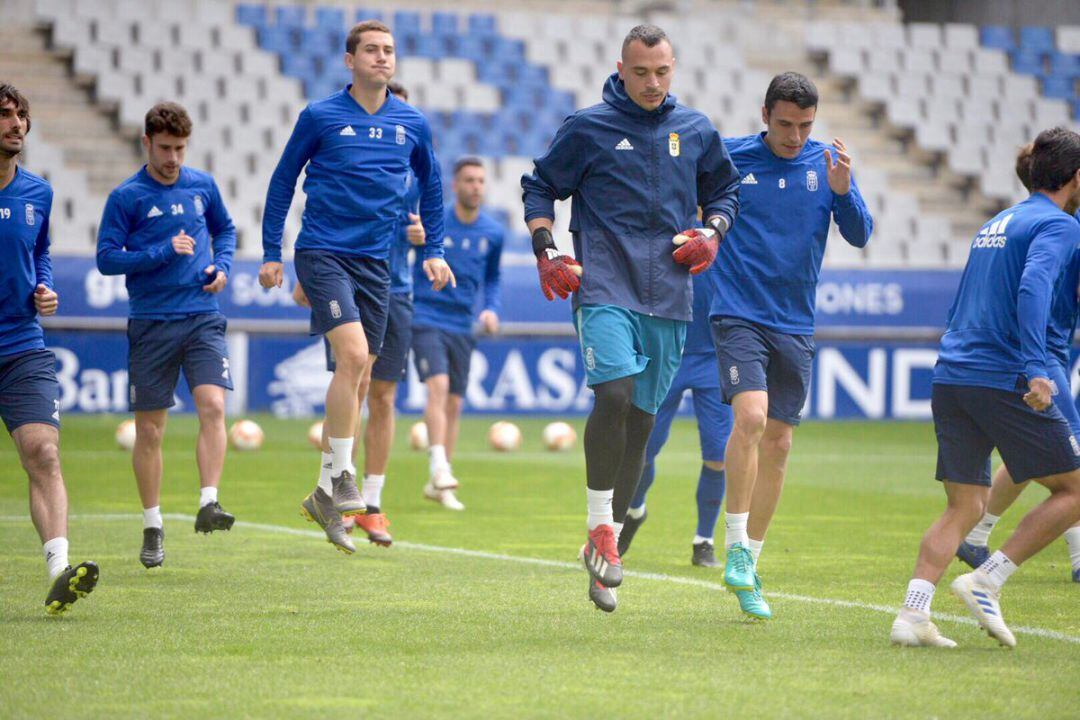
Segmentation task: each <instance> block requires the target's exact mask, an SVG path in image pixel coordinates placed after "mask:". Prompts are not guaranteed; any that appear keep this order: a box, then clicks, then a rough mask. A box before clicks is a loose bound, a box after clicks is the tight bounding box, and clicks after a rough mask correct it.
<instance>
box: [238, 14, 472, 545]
mask: <svg viewBox="0 0 1080 720" xmlns="http://www.w3.org/2000/svg"><path fill="white" fill-rule="evenodd" d="M344 62H345V66H346V67H347V68H348V69H349V71H350V72H351V73H352V78H353V82H352V83H350V84H349V85H348V86H346V87H345V89H343V90H341V91H340V92H338V93H335V94H334V95H331V96H330V97H328V98H326V99H324V100H320V101H318V102H314V103H311V104H310V105H308V106H307V108H305V109H304V110H303V112H301V113H300V117H299V119H298V120H297V122H296V127H295V128H294V129H293V133H292V136H291V137H290V138H289V142H288V144H287V145H286V146H285V151H284V152H283V153H282V156H281V160H280V161H279V162H278V166H277V168H276V169H275V170H274V174H273V176H272V178H271V180H270V187H269V188H268V189H267V193H266V211H265V213H264V215H263V265H262V268H261V269H260V270H259V282H260V284H261V285H262V286H263V287H264V288H271V287H280V286H281V282H282V277H283V266H282V262H281V236H282V230H283V228H284V224H285V216H286V215H287V214H288V211H289V205H290V204H291V203H292V198H293V192H294V190H295V186H296V179H297V177H299V175H300V171H301V170H304V169H305V167H306V169H307V177H306V179H305V180H304V192H305V193H306V195H307V204H306V206H305V209H304V219H303V225H302V227H301V230H300V236H299V237H298V238H297V241H296V255H295V258H294V261H295V263H296V274H297V278H298V280H299V281H300V283H301V284H302V285H303V288H304V292H305V293H306V295H307V298H308V300H309V301H310V303H311V332H312V334H319V335H324V336H325V337H326V338H327V339H328V340H329V341H330V347H331V349H332V351H333V354H334V358H335V360H336V363H337V364H336V369H335V370H334V375H333V379H332V380H331V381H330V387H329V389H328V390H327V393H326V423H325V428H326V435H327V441H326V443H325V444H324V446H323V452H324V453H325V454H324V456H323V460H324V461H325V460H327V459H328V460H329V464H330V473H329V474H328V475H327V474H326V473H321V474H320V477H319V482H318V485H317V486H316V488H315V490H314V491H313V492H312V493H310V494H309V495H308V496H307V497H306V498H305V499H304V501H303V503H302V504H301V511H302V513H303V514H304V516H305V517H307V518H308V519H309V520H313V521H315V522H317V523H318V524H319V526H320V527H322V528H323V530H324V531H325V532H326V537H327V540H328V541H329V542H330V543H332V544H333V545H334V546H335V547H337V548H338V549H339V550H341V551H343V552H345V553H349V554H351V553H353V552H355V550H356V548H355V546H354V545H353V543H352V541H351V540H350V539H349V536H348V533H347V532H346V530H345V527H344V525H343V524H342V517H343V516H346V517H348V516H356V515H363V514H364V512H365V511H366V509H367V508H366V505H365V504H364V500H363V497H362V496H361V494H360V489H359V488H358V487H357V485H356V479H355V472H356V470H355V468H354V466H353V463H352V448H353V444H354V433H355V432H356V423H357V419H358V417H359V405H358V403H357V400H358V398H359V391H360V384H361V381H362V380H364V379H365V378H367V377H368V376H370V373H371V369H372V365H373V364H374V362H375V360H376V358H377V357H378V355H379V353H380V352H381V349H382V345H383V339H384V336H385V332H386V319H387V308H388V307H389V305H390V268H389V263H388V260H387V257H388V255H389V253H390V247H391V245H392V244H393V243H394V241H395V239H396V235H397V229H398V220H399V216H400V212H401V208H402V207H403V204H404V202H405V195H406V192H407V190H406V185H407V180H408V178H409V171H410V170H411V171H412V172H413V173H414V174H415V178H416V180H417V181H418V182H419V184H420V191H421V192H420V209H421V215H422V216H423V217H424V218H426V219H427V222H428V229H429V230H430V233H429V237H430V241H429V242H427V243H426V244H425V245H424V260H423V269H424V273H425V275H426V276H427V279H428V280H430V281H432V282H433V283H434V285H435V286H436V288H438V289H441V288H442V287H443V286H444V285H446V284H447V283H453V277H454V276H453V273H451V272H450V267H449V266H448V265H447V264H446V262H445V261H444V260H443V259H442V256H443V248H442V182H441V181H440V178H439V165H438V162H437V161H436V159H435V153H434V149H433V148H432V142H431V129H430V127H429V126H428V123H427V120H426V119H425V118H424V116H423V115H422V114H421V113H420V112H418V111H417V110H415V109H413V108H411V107H410V106H409V105H408V104H406V103H404V102H402V101H400V100H398V99H397V98H395V97H393V95H392V94H391V93H390V91H389V89H388V87H387V86H388V83H389V82H390V79H391V78H392V77H393V74H394V68H395V55H394V38H393V36H392V35H391V34H390V30H389V28H388V27H387V26H386V25H384V24H383V23H381V22H378V21H376V20H366V21H364V22H362V23H359V24H357V25H355V26H354V27H353V28H352V30H350V31H349V34H348V36H347V38H346V41H345V56H344ZM325 464H326V462H321V464H320V468H321V467H322V465H325Z"/></svg>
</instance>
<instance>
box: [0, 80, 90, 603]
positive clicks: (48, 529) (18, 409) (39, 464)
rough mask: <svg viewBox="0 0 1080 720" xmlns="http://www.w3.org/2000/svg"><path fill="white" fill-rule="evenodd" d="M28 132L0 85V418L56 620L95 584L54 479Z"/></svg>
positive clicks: (39, 191)
mask: <svg viewBox="0 0 1080 720" xmlns="http://www.w3.org/2000/svg"><path fill="white" fill-rule="evenodd" d="M29 132H30V102H29V101H28V100H27V99H26V97H25V96H24V95H23V94H22V93H20V92H19V91H18V90H17V89H16V88H15V87H14V86H12V85H8V84H6V83H0V243H2V247H3V254H2V257H3V262H2V263H0V418H2V419H3V421H4V425H5V426H6V427H7V431H8V432H9V433H10V434H11V439H12V440H14V441H15V449H16V450H17V451H18V453H19V461H20V462H21V463H22V466H23V469H24V470H26V477H27V478H28V479H29V481H30V519H31V520H32V521H33V523H34V528H35V529H36V530H37V533H38V537H39V538H40V539H41V542H42V552H43V553H44V554H45V566H46V567H47V568H48V572H49V581H50V582H51V583H52V586H51V587H50V589H49V593H48V595H46V597H45V610H46V611H47V612H48V613H49V614H50V615H57V614H60V613H62V612H64V611H65V610H67V609H68V608H69V607H71V605H72V604H73V603H74V602H75V601H76V600H78V599H79V598H83V597H86V596H87V595H88V594H89V593H90V592H91V591H92V590H93V589H94V586H95V585H97V581H98V577H99V572H98V566H97V564H95V563H94V562H92V561H86V562H82V563H79V564H78V565H76V566H75V567H71V565H69V564H68V538H67V534H68V528H67V515H68V513H67V510H68V501H67V488H65V487H64V476H63V475H62V474H61V472H60V385H59V383H58V382H57V380H56V357H55V356H54V355H53V354H52V353H51V352H50V351H48V350H46V349H45V334H44V332H43V331H42V329H41V323H40V322H38V315H41V316H42V317H48V316H49V315H55V314H56V309H57V307H58V306H59V303H60V299H59V297H58V296H57V294H56V291H55V290H53V289H52V261H51V260H50V259H49V218H50V216H51V215H52V201H53V191H52V188H51V187H49V184H48V183H47V182H45V181H44V180H43V179H41V178H39V177H38V176H37V175H34V174H33V173H29V172H27V171H26V170H24V169H23V168H21V167H19V165H18V163H17V162H16V160H17V158H18V157H19V154H20V153H21V152H22V151H23V147H24V146H25V143H26V136H27V134H29Z"/></svg>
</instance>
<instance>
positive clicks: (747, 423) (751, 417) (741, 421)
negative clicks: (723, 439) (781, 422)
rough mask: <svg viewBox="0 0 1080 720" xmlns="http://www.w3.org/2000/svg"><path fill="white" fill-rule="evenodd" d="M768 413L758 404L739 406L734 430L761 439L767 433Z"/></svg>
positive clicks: (745, 435)
mask: <svg viewBox="0 0 1080 720" xmlns="http://www.w3.org/2000/svg"><path fill="white" fill-rule="evenodd" d="M766 422H768V413H767V412H766V410H765V408H763V407H759V406H757V405H746V406H739V407H737V408H736V409H735V429H734V432H735V433H737V434H739V435H742V436H744V437H750V438H753V439H755V440H759V439H760V438H761V436H762V435H764V434H765V423H766Z"/></svg>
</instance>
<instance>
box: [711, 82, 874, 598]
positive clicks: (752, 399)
mask: <svg viewBox="0 0 1080 720" xmlns="http://www.w3.org/2000/svg"><path fill="white" fill-rule="evenodd" d="M817 105H818V92H817V88H815V87H814V84H813V83H812V82H810V80H809V79H808V78H806V77H805V76H803V75H800V74H798V73H794V72H786V73H782V74H780V75H777V76H776V77H774V78H773V79H772V82H770V83H769V87H768V90H767V91H766V92H765V105H764V107H762V109H761V119H762V121H763V122H764V123H765V125H766V128H767V129H766V131H765V132H763V133H759V134H757V135H749V136H747V137H742V138H734V139H729V140H725V141H724V142H725V144H726V145H727V148H728V150H729V151H730V152H731V159H732V160H733V161H734V162H735V165H736V166H737V167H738V168H739V172H741V173H742V185H741V187H742V191H741V194H740V197H741V202H742V212H741V214H740V217H739V224H738V225H737V226H736V227H735V228H733V229H732V231H731V234H730V236H729V237H728V241H727V242H726V243H725V244H724V245H723V246H722V247H721V248H720V252H719V256H718V260H717V262H716V263H715V264H714V265H713V269H712V272H711V274H710V277H711V280H712V283H713V300H712V308H711V310H710V315H711V317H712V331H713V338H714V340H715V341H716V356H717V359H718V361H719V366H720V387H721V391H722V393H723V396H724V401H725V402H727V403H730V404H731V407H732V411H733V413H734V416H735V421H734V427H733V428H732V431H731V437H730V438H729V440H728V443H727V451H726V454H725V459H726V460H727V507H726V513H725V516H724V547H725V548H726V549H727V562H726V564H725V567H724V583H725V584H726V585H727V586H728V587H730V588H731V589H732V590H734V591H735V594H736V596H737V597H738V600H739V607H740V608H742V610H743V612H745V613H746V614H748V615H750V616H751V617H753V618H759V619H767V618H770V617H772V611H771V609H770V608H769V605H768V603H767V602H766V601H765V598H764V597H763V596H762V594H761V582H760V579H759V578H758V575H757V569H756V568H757V561H758V556H759V554H760V553H761V548H762V545H763V544H764V542H765V533H766V531H767V530H768V527H769V521H770V520H772V516H773V513H774V512H775V511H776V506H777V503H778V502H779V500H780V490H781V488H782V487H783V484H784V475H785V473H786V471H787V459H788V454H789V452H790V451H791V439H792V435H793V433H794V430H795V426H797V425H798V424H799V420H800V419H801V416H802V408H803V405H804V404H805V402H806V393H807V390H808V388H809V386H810V368H811V363H812V361H813V358H814V340H813V334H814V301H815V294H816V290H817V282H818V275H819V273H820V271H821V261H822V258H823V256H824V254H825V242H826V240H827V239H828V236H829V224H830V217H831V218H833V219H835V221H836V224H837V225H838V226H839V227H840V234H841V235H842V236H843V237H844V239H845V240H846V241H847V242H848V243H850V244H851V245H854V246H855V247H864V246H865V245H866V244H867V243H868V242H869V241H870V233H871V231H872V230H873V221H872V220H871V218H870V212H869V211H868V210H867V209H866V204H865V203H864V202H863V199H862V195H860V193H859V188H858V185H856V184H855V181H854V179H853V178H852V171H851V166H852V160H851V156H850V155H849V154H848V152H847V148H846V147H845V146H844V143H843V142H842V141H840V139H839V138H837V139H835V140H834V141H833V147H831V148H830V147H829V146H827V145H825V144H824V143H821V142H818V141H816V140H813V139H811V138H810V132H811V130H812V129H813V126H814V118H815V116H816V115H817Z"/></svg>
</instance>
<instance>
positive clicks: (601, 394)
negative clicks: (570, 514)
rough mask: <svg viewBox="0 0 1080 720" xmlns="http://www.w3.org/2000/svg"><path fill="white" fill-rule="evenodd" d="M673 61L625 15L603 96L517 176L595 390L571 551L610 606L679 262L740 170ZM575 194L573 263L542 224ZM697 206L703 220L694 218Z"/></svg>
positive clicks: (665, 358)
mask: <svg viewBox="0 0 1080 720" xmlns="http://www.w3.org/2000/svg"><path fill="white" fill-rule="evenodd" d="M674 72H675V56H674V51H673V50H672V47H671V43H670V41H669V40H668V38H667V35H666V34H665V33H664V31H663V30H661V29H660V28H658V27H656V26H655V25H638V26H637V27H635V28H634V29H632V30H631V31H630V32H629V34H628V35H627V36H626V38H625V40H623V45H622V60H621V62H619V63H618V72H616V73H614V74H613V75H611V77H609V78H608V80H607V82H606V84H605V86H604V93H603V102H602V103H600V104H598V105H594V106H592V107H590V108H586V109H585V110H581V111H579V112H577V113H575V114H574V115H572V116H570V117H569V118H567V120H566V121H565V122H564V123H563V125H562V127H561V128H560V129H559V132H558V134H556V136H555V139H554V140H553V141H552V143H551V147H549V148H548V150H547V152H546V153H545V154H544V155H542V156H541V157H539V158H537V159H536V161H535V164H536V167H535V170H534V172H533V174H532V175H525V176H524V177H523V178H522V180H521V184H522V187H523V189H524V200H525V220H526V222H527V223H528V226H529V232H530V233H532V240H533V251H534V252H535V254H536V258H537V269H538V271H539V274H540V287H541V289H542V290H543V292H544V295H545V296H546V297H547V298H548V299H549V300H550V299H553V298H554V296H555V295H559V297H563V298H565V297H566V296H567V295H568V294H570V293H573V294H574V299H573V307H574V327H575V329H576V330H577V334H578V339H579V341H580V343H581V352H582V356H583V359H584V364H585V372H586V376H587V382H588V384H589V386H590V387H591V388H592V389H593V392H594V393H595V396H596V399H595V404H594V406H593V409H592V412H591V413H590V414H589V419H588V422H587V424H586V426H585V467H586V485H587V490H586V496H587V498H588V528H589V532H588V537H587V538H586V542H585V545H584V546H583V547H582V551H581V558H582V562H583V563H584V565H585V569H586V570H588V572H589V598H590V599H591V600H592V601H593V603H594V604H595V605H596V607H598V608H600V609H601V610H604V611H606V612H612V611H613V610H615V607H616V603H617V599H616V596H615V591H614V588H616V587H617V586H618V585H619V584H620V583H621V582H622V562H621V560H620V559H619V552H618V547H617V543H618V535H619V531H620V530H621V528H622V526H623V520H624V519H625V517H626V511H627V508H628V507H629V504H630V499H631V498H632V497H633V496H634V492H635V489H636V488H637V484H638V481H639V479H640V478H641V472H642V467H643V465H644V462H645V445H646V443H647V441H648V439H649V433H650V432H651V431H652V428H653V423H654V421H655V417H654V416H655V414H656V411H657V409H658V408H659V407H660V403H661V401H662V400H663V399H664V398H665V397H666V396H667V393H668V388H669V387H670V386H671V381H672V378H673V377H674V376H675V373H676V371H677V370H678V368H679V363H680V360H681V357H682V349H683V341H684V339H685V336H686V325H687V322H688V321H689V320H690V318H691V305H692V297H691V292H692V291H691V283H690V278H689V274H688V272H689V273H694V274H697V273H700V272H703V271H704V270H705V269H706V268H708V266H709V264H710V263H712V261H713V259H714V258H715V257H716V250H717V246H718V245H719V243H720V241H721V240H722V239H723V236H724V233H726V232H727V230H728V229H729V228H730V227H731V224H732V223H733V222H734V221H735V216H736V215H737V214H738V211H739V184H738V183H739V175H738V171H737V170H736V169H735V166H734V165H733V164H732V162H731V158H730V157H729V156H728V153H727V150H725V149H724V144H723V142H722V141H721V139H720V134H719V133H718V132H717V131H716V129H715V128H714V127H713V126H712V123H711V122H709V119H708V118H707V117H705V115H703V114H702V113H700V112H697V111H696V110H692V109H690V108H688V107H686V106H683V105H678V104H677V103H676V100H675V97H674V96H672V95H671V94H670V93H669V92H668V91H669V89H670V87H671V80H672V77H673V75H674ZM571 196H572V197H573V206H572V208H573V209H572V212H573V217H572V219H571V227H572V228H573V239H574V253H575V255H576V256H577V257H578V258H580V260H581V264H580V265H579V264H578V262H577V261H575V260H574V259H573V258H571V257H569V256H567V255H563V254H561V253H560V252H559V250H558V249H557V248H556V246H555V241H554V239H553V238H552V235H551V228H552V220H553V219H554V216H555V200H565V199H566V198H569V197H571ZM699 206H700V207H701V208H702V211H703V215H702V216H703V217H704V218H705V225H706V227H705V228H702V229H692V228H695V227H696V226H697V225H699V222H698V207H699ZM673 240H674V241H675V242H676V243H677V244H678V246H677V248H673V244H672V243H673ZM673 250H674V252H672V251H673ZM578 275H580V276H581V279H580V281H579V279H578Z"/></svg>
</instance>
